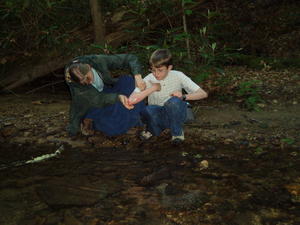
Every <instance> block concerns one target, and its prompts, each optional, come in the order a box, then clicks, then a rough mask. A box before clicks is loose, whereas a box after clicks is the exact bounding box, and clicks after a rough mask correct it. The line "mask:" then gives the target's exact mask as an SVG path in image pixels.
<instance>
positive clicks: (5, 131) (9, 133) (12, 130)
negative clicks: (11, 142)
mask: <svg viewBox="0 0 300 225" xmlns="http://www.w3.org/2000/svg"><path fill="white" fill-rule="evenodd" d="M17 133H18V129H17V128H16V127H15V126H7V127H4V128H2V129H1V130H0V135H1V136H3V137H4V138H8V137H13V136H15V135H16V134H17Z"/></svg>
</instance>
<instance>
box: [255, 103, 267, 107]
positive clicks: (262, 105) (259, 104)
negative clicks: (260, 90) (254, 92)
mask: <svg viewBox="0 0 300 225" xmlns="http://www.w3.org/2000/svg"><path fill="white" fill-rule="evenodd" d="M257 106H259V107H260V108H265V107H266V105H265V104H262V103H258V104H257Z"/></svg>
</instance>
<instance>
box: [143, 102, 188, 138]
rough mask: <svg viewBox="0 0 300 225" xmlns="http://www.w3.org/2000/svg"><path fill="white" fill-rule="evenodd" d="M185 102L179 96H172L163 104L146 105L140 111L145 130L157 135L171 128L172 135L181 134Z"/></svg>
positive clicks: (185, 107)
mask: <svg viewBox="0 0 300 225" xmlns="http://www.w3.org/2000/svg"><path fill="white" fill-rule="evenodd" d="M186 109H187V104H186V102H185V101H182V100H181V99H180V98H177V97H172V98H170V99H169V100H168V101H167V102H165V104H164V105H163V106H157V105H148V106H146V108H145V109H144V110H142V112H141V116H142V121H143V122H144V123H145V124H146V126H147V130H148V131H150V132H151V133H152V134H153V135H155V136H158V135H160V133H161V132H162V131H163V130H165V129H170V130H171V135H172V136H180V135H182V134H183V124H184V122H185V120H186Z"/></svg>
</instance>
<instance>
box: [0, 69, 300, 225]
mask: <svg viewBox="0 0 300 225" xmlns="http://www.w3.org/2000/svg"><path fill="white" fill-rule="evenodd" d="M242 70H243V72H241V71H242ZM233 74H235V75H236V74H243V78H241V79H245V80H247V79H249V78H250V79H255V77H254V76H256V78H257V76H258V77H259V80H261V81H263V88H264V90H265V93H266V94H265V95H264V103H261V104H260V110H259V111H247V110H246V109H244V108H241V107H240V106H239V103H240V101H239V100H236V101H232V102H230V103H228V102H227V103H226V102H224V101H221V100H219V99H218V98H216V97H211V98H208V99H206V100H203V101H200V102H199V103H196V104H194V111H195V115H196V120H195V121H194V122H192V123H190V124H187V125H185V137H186V140H185V142H184V143H183V144H182V145H180V146H173V145H172V144H171V143H170V138H171V137H170V134H169V133H168V132H164V134H163V135H161V136H160V137H154V138H151V139H150V140H149V141H147V142H143V141H141V140H139V138H138V137H137V135H136V134H137V133H138V131H139V129H138V128H133V129H131V130H130V131H129V132H128V134H125V135H121V136H118V137H106V136H105V135H103V134H101V133H100V132H99V133H96V135H94V136H93V137H84V136H78V137H77V138H76V139H71V138H70V137H68V135H67V133H66V126H67V123H68V110H69V104H70V99H69V94H68V92H67V90H64V91H58V92H55V91H54V92H52V91H51V90H49V92H48V93H45V91H43V92H38V93H37V92H36V93H32V94H27V95H21V94H20V95H18V96H17V95H12V94H10V95H1V96H0V104H1V110H0V125H1V126H0V143H1V147H0V158H1V160H0V176H1V183H0V203H1V204H0V211H1V212H4V215H6V216H3V217H2V218H0V224H6V225H10V224H41V225H42V224H45V225H50V224H66V225H69V224H79V225H80V224H91V225H92V224H95V225H96V224H124V225H125V224H126V225H127V224H137V225H140V224H156V225H159V224H170V225H171V224H184V225H194V224H195V225H196V224H203V225H204V224H206V225H210V224H211V225H214V224H225V225H226V224H230V225H234V224H237V225H242V224H243V225H244V224H249V225H254V224H255V225H257V224H278V225H279V224H280V225H283V224H287V225H292V224H295V225H296V224H300V216H299V215H300V209H299V205H300V172H299V171H300V95H299V93H300V88H299V87H300V71H279V72H278V71H261V72H257V71H251V70H247V71H246V72H245V70H244V69H241V68H237V69H235V73H233ZM241 76H242V75H241ZM58 149H60V150H61V149H64V150H63V151H62V153H61V154H60V155H55V157H54V158H52V159H49V160H44V161H43V162H39V163H25V162H26V161H28V160H31V159H34V158H35V157H39V156H41V155H46V154H53V153H54V152H55V151H56V150H58ZM48 156H50V155H48ZM245 221H246V222H245Z"/></svg>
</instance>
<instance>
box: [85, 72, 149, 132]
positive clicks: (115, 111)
mask: <svg viewBox="0 0 300 225" xmlns="http://www.w3.org/2000/svg"><path fill="white" fill-rule="evenodd" d="M134 88H135V81H134V79H133V78H132V77H130V76H121V77H120V78H119V80H118V81H117V83H115V84H114V86H113V87H107V86H104V89H103V92H105V93H119V94H123V95H126V96H129V95H130V94H131V93H132V92H133V90H134ZM144 108H145V103H144V102H139V103H138V104H136V105H135V106H134V108H133V109H131V110H129V109H127V108H125V107H124V106H123V104H122V103H121V102H117V103H115V104H112V105H108V106H105V107H102V108H93V109H91V110H89V112H88V113H87V115H86V116H85V118H88V119H92V120H93V128H94V129H95V130H98V131H102V132H103V133H105V134H106V135H109V136H116V135H121V134H125V133H126V132H127V131H128V130H129V129H130V128H132V127H135V126H141V121H140V112H141V111H142V110H143V109H144Z"/></svg>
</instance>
